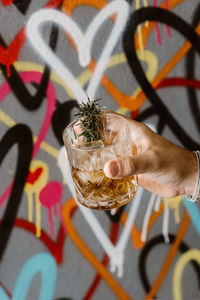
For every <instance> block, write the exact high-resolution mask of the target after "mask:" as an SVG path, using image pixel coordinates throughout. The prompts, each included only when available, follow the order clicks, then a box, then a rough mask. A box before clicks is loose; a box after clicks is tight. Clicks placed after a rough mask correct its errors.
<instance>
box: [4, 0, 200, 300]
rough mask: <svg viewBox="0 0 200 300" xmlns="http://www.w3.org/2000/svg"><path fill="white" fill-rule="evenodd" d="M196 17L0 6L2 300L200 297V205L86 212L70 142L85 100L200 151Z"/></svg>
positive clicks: (144, 7) (176, 12) (121, 5)
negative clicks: (66, 132)
mask: <svg viewBox="0 0 200 300" xmlns="http://www.w3.org/2000/svg"><path fill="white" fill-rule="evenodd" d="M199 16H200V5H199V3H198V1H194V0H193V1H191V0H190V1H189V0H164V1H159V0H158V1H156V0H155V1H154V0H153V1H150V0H143V1H140V0H135V1H125V0H71V1H67V0H50V1H48V0H39V1H31V0H23V1H22V0H1V1H0V24H1V27H0V28H1V29H0V103H1V106H0V167H1V172H0V299H1V300H4V299H5V300H8V299H14V300H23V299H30V300H35V299H41V300H43V299H45V300H48V299H49V300H50V299H52V300H53V299H54V300H69V299H71V300H80V299H83V300H89V299H93V300H95V299H98V300H99V299H109V300H112V299H113V300H114V299H121V300H133V299H138V300H139V299H145V300H150V299H160V300H162V299H174V300H181V299H192V300H197V299H199V298H200V291H199V284H200V252H199V247H200V238H199V236H200V211H199V206H198V204H195V203H190V202H188V201H187V200H186V198H184V196H179V197H176V198H171V199H164V198H161V197H158V196H156V195H154V194H150V193H149V192H147V191H145V190H143V189H142V188H139V189H138V192H137V194H136V196H135V197H134V198H133V200H132V201H131V202H130V203H129V204H127V205H125V206H123V207H121V208H119V209H118V210H117V211H115V210H112V211H105V212H103V211H101V212H94V211H92V210H88V209H86V208H85V207H83V206H81V205H80V204H78V203H76V201H75V200H74V198H75V197H74V190H73V185H72V179H71V177H70V172H69V165H68V162H67V160H66V156H65V149H64V146H63V141H62V132H63V129H64V127H65V126H66V125H67V124H68V123H69V122H70V121H71V120H72V118H73V116H74V113H75V111H76V107H77V105H78V103H80V102H81V101H84V100H85V99H86V97H87V95H89V96H90V97H91V98H94V97H97V96H98V97H99V96H100V97H103V103H104V105H106V106H107V108H108V109H112V110H114V111H117V112H118V113H121V114H126V115H127V116H129V117H131V118H133V119H136V120H138V121H141V122H145V123H147V124H148V126H150V127H151V128H152V129H153V130H155V131H157V132H158V133H159V134H161V135H163V136H165V137H166V138H168V139H170V140H172V141H173V142H175V143H177V144H179V145H181V146H182V147H185V148H187V149H190V150H196V149H200V143H199V140H200V139H199V138H200V125H199V119H200V109H199V101H198V93H199V92H198V89H199V88H200V81H199V80H198V75H199V74H198V68H199V59H198V56H197V55H196V54H195V52H196V53H197V54H200V37H199V35H200V25H199ZM38 287H39V288H38Z"/></svg>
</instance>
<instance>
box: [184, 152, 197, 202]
mask: <svg viewBox="0 0 200 300" xmlns="http://www.w3.org/2000/svg"><path fill="white" fill-rule="evenodd" d="M194 153H195V155H196V159H197V168H198V175H197V181H196V185H195V189H194V193H193V196H192V197H191V196H189V195H187V196H186V198H187V200H188V201H191V202H196V201H199V200H200V199H199V198H198V195H199V191H200V151H194Z"/></svg>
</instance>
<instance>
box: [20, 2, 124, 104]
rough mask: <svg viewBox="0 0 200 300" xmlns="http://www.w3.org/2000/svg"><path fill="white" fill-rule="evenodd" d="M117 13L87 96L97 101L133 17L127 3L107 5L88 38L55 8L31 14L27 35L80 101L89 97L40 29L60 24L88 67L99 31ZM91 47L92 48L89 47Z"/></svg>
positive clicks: (95, 20)
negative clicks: (108, 65) (105, 72)
mask: <svg viewBox="0 0 200 300" xmlns="http://www.w3.org/2000/svg"><path fill="white" fill-rule="evenodd" d="M113 14H116V15H117V17H116V22H115V23H114V26H113V29H112V31H111V34H110V36H109V38H108V39H107V42H106V45H105V47H104V50H103V51H102V53H101V56H100V58H99V60H98V63H97V65H96V68H95V71H94V73H93V76H92V79H91V80H90V83H89V85H88V88H87V95H88V96H89V97H90V98H91V99H94V97H95V94H96V91H97V88H98V85H99V83H100V80H101V77H102V75H103V72H104V70H105V69H106V66H107V63H108V61H109V58H110V56H111V54H112V51H113V49H114V47H115V45H116V44H117V42H118V40H119V38H120V35H121V33H122V32H123V30H124V28H125V25H126V23H127V19H128V16H129V5H128V4H127V3H126V2H125V1H124V0H116V1H113V2H111V3H110V4H108V5H106V6H105V7H104V8H103V9H102V10H101V11H100V12H99V13H98V14H97V15H96V16H95V17H94V18H93V21H92V22H91V23H90V25H89V27H88V29H87V31H86V34H85V35H84V34H83V33H82V31H81V29H80V28H79V27H78V26H77V24H76V23H75V22H74V21H73V20H72V19H71V18H70V17H68V16H66V15H65V14H63V13H62V12H59V11H56V10H54V9H47V8H46V9H41V10H39V11H37V12H35V13H34V14H32V15H31V17H30V19H29V21H28V23H27V27H26V33H27V37H28V40H29V41H30V43H31V44H32V46H33V48H35V50H36V51H37V52H38V53H39V54H40V55H41V56H42V57H43V59H44V60H45V61H46V62H47V63H48V64H49V65H50V66H51V68H52V69H54V71H56V72H57V74H59V75H60V77H61V78H62V79H63V81H64V82H65V83H66V84H67V85H68V86H70V88H71V90H72V92H73V94H74V96H75V97H76V99H77V101H78V102H79V103H80V102H82V101H83V102H84V101H87V95H86V93H85V92H84V90H83V89H82V87H81V86H80V85H79V84H78V82H77V81H76V79H75V78H74V76H73V75H72V74H71V72H70V71H69V69H68V68H67V67H66V66H65V65H63V63H62V61H61V60H60V59H59V58H58V57H57V56H56V55H55V53H54V52H53V51H52V49H51V48H49V46H48V45H47V44H46V43H45V42H44V40H43V39H42V37H41V35H40V31H39V28H40V26H41V25H42V24H43V23H46V22H53V23H56V24H57V25H60V26H61V27H62V28H63V29H64V30H65V31H66V32H68V33H69V34H70V36H71V37H72V38H73V39H74V41H75V43H76V45H77V51H78V57H79V62H80V64H81V65H82V66H84V67H85V66H87V65H88V64H89V62H90V60H91V45H92V42H93V39H94V36H95V34H96V32H97V29H99V27H100V26H101V25H102V24H103V22H104V21H105V20H106V19H108V18H109V17H110V16H112V15H113ZM88 45H89V47H88Z"/></svg>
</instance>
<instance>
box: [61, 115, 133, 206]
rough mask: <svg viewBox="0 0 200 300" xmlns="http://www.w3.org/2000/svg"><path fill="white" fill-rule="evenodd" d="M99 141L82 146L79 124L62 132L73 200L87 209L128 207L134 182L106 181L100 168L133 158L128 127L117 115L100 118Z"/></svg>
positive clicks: (71, 124)
mask: <svg viewBox="0 0 200 300" xmlns="http://www.w3.org/2000/svg"><path fill="white" fill-rule="evenodd" d="M101 120H102V128H101V130H100V132H101V136H102V140H99V141H95V142H89V143H84V142H83V137H82V136H80V122H79V121H76V120H75V121H73V122H72V123H70V124H69V125H68V126H67V127H66V128H65V130H64V132H63V140H64V144H65V147H66V152H67V156H68V160H69V164H70V169H71V175H72V179H73V183H74V187H75V192H76V198H77V200H78V201H79V202H80V203H81V204H82V205H84V206H86V207H88V208H91V209H100V210H105V209H113V208H117V207H119V206H122V205H124V204H126V203H128V202H129V201H130V200H131V199H132V198H133V196H134V195H135V193H136V191H137V178H136V176H131V177H128V178H125V179H110V178H108V177H106V175H105V173H104V171H103V170H104V165H105V163H106V162H107V161H109V160H111V159H116V158H119V157H127V156H130V155H133V151H132V144H131V139H130V125H129V122H128V120H126V118H124V117H123V116H121V115H118V114H115V113H110V112H106V113H104V114H102V116H101Z"/></svg>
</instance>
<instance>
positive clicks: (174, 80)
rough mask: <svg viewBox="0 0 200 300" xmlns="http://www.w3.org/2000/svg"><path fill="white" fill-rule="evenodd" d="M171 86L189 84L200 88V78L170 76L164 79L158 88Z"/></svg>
mask: <svg viewBox="0 0 200 300" xmlns="http://www.w3.org/2000/svg"><path fill="white" fill-rule="evenodd" d="M170 86H189V87H194V88H197V89H200V80H195V79H187V78H183V77H170V78H165V79H163V80H162V81H161V82H160V83H159V84H158V86H157V87H156V89H161V88H165V87H170Z"/></svg>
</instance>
